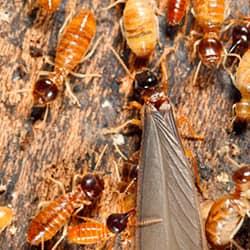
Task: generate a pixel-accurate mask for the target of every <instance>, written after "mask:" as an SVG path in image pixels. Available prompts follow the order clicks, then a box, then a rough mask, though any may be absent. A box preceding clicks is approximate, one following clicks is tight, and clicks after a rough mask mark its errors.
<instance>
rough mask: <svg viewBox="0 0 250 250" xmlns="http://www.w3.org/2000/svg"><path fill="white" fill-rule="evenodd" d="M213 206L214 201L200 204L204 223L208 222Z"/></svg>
mask: <svg viewBox="0 0 250 250" xmlns="http://www.w3.org/2000/svg"><path fill="white" fill-rule="evenodd" d="M213 204H214V201H213V200H205V201H203V202H202V203H201V204H200V211H201V218H202V221H206V220H207V218H208V215H209V212H210V210H211V207H212V206H213Z"/></svg>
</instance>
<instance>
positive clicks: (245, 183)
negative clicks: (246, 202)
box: [232, 165, 250, 199]
mask: <svg viewBox="0 0 250 250" xmlns="http://www.w3.org/2000/svg"><path fill="white" fill-rule="evenodd" d="M232 178H233V181H234V182H235V186H236V193H240V194H243V195H247V197H248V198H249V199H250V165H249V166H244V167H241V168H240V169H238V170H237V171H235V172H234V174H233V177H232Z"/></svg>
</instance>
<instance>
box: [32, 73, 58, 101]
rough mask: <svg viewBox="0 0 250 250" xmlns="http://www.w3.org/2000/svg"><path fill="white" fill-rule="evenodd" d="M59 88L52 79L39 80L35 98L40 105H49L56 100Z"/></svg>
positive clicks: (35, 88)
mask: <svg viewBox="0 0 250 250" xmlns="http://www.w3.org/2000/svg"><path fill="white" fill-rule="evenodd" d="M57 95H58V88H57V86H56V84H55V83H53V81H51V80H50V79H46V78H42V79H39V80H38V81H37V82H36V83H35V86H34V89H33V96H34V98H35V100H37V101H38V103H39V104H48V103H50V102H52V101H54V100H55V99H56V97H57Z"/></svg>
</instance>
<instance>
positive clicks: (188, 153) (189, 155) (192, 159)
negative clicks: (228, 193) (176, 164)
mask: <svg viewBox="0 0 250 250" xmlns="http://www.w3.org/2000/svg"><path fill="white" fill-rule="evenodd" d="M184 151H185V155H186V157H187V158H188V159H189V161H190V163H191V166H192V170H193V173H194V179H195V180H194V181H195V184H196V186H197V188H198V190H199V192H200V193H201V194H202V196H203V197H204V196H205V195H204V194H205V188H203V187H202V185H201V178H200V175H199V169H198V162H197V159H196V157H195V156H194V154H193V153H192V151H191V150H189V149H186V148H185V149H184Z"/></svg>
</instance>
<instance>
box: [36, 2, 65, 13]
mask: <svg viewBox="0 0 250 250" xmlns="http://www.w3.org/2000/svg"><path fill="white" fill-rule="evenodd" d="M37 2H38V4H39V5H40V6H41V7H42V8H43V9H45V10H46V11H48V12H49V13H53V12H55V11H56V10H57V9H58V7H59V5H60V3H61V0H37Z"/></svg>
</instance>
